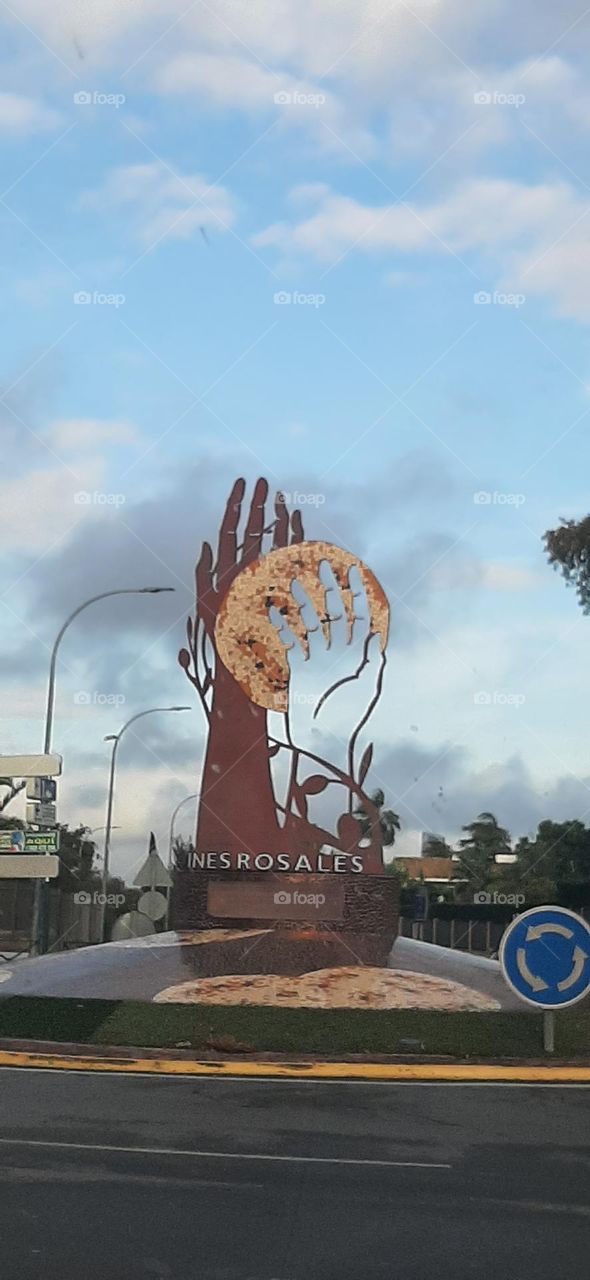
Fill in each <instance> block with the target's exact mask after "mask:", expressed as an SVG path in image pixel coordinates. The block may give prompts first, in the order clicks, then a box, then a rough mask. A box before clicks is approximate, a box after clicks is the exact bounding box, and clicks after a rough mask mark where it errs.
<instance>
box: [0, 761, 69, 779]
mask: <svg viewBox="0 0 590 1280" xmlns="http://www.w3.org/2000/svg"><path fill="white" fill-rule="evenodd" d="M62 763H63V761H62V758H61V756H56V755H41V756H0V777H2V778H57V777H59V775H60V773H61V766H62Z"/></svg>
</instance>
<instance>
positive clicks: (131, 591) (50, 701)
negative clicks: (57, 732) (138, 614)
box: [43, 587, 176, 755]
mask: <svg viewBox="0 0 590 1280" xmlns="http://www.w3.org/2000/svg"><path fill="white" fill-rule="evenodd" d="M175 590H176V588H175V587H122V588H120V589H119V590H118V591H101V593H100V595H98V596H91V597H90V599H89V600H85V601H84V603H83V604H79V605H78V608H77V609H74V612H73V613H71V614H70V616H69V618H66V620H65V622H64V624H63V627H62V628H61V630H60V631H59V632H58V634H57V636H56V638H55V644H54V646H53V649H52V651H51V663H50V667H49V686H48V689H47V709H46V712H45V743H44V747H43V750H44V752H45V754H46V755H48V754H49V752H50V751H51V735H52V732H53V708H54V703H55V672H56V666H57V651H58V649H59V646H60V644H61V641H62V639H63V636H64V633H65V632H66V631H67V629H68V627H69V625H70V623H71V622H73V621H74V618H77V617H78V614H79V613H82V612H83V610H84V609H87V608H88V606H89V605H90V604H96V601H97V600H107V599H108V597H109V596H145V595H148V596H157V595H161V593H162V592H163V591H175Z"/></svg>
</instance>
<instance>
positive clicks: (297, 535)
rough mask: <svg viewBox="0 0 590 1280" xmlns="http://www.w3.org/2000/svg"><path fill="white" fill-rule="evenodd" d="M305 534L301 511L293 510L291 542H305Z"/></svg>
mask: <svg viewBox="0 0 590 1280" xmlns="http://www.w3.org/2000/svg"><path fill="white" fill-rule="evenodd" d="M304 538H305V534H304V532H303V521H302V519H301V512H300V511H292V512H291V544H293V543H294V542H303V541H304Z"/></svg>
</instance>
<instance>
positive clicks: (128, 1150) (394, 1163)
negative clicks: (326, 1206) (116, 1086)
mask: <svg viewBox="0 0 590 1280" xmlns="http://www.w3.org/2000/svg"><path fill="white" fill-rule="evenodd" d="M0 1145H2V1146H4V1147H43V1148H46V1147H49V1148H57V1149H59V1150H65V1151H115V1152H123V1153H125V1154H127V1155H140V1156H193V1157H195V1158H197V1159H200V1160H269V1161H278V1162H281V1163H283V1164H353V1165H378V1166H379V1167H382V1168H388V1169H452V1167H453V1166H452V1165H450V1164H435V1163H433V1162H428V1163H426V1162H425V1161H422V1160H352V1159H347V1158H345V1157H339V1156H271V1155H266V1154H260V1153H255V1152H243V1151H187V1150H183V1149H182V1148H180V1147H117V1146H108V1145H106V1144H105V1145H102V1144H98V1143H87V1142H44V1141H42V1140H41V1139H37V1138H0Z"/></svg>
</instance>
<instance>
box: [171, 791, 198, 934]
mask: <svg viewBox="0 0 590 1280" xmlns="http://www.w3.org/2000/svg"><path fill="white" fill-rule="evenodd" d="M199 794H200V793H199V792H198V791H195V792H194V793H193V795H192V796H185V797H184V800H179V802H178V804H177V806H176V808H175V809H174V811H173V813H172V817H171V819H170V838H169V840H168V871H169V872H171V871H172V846H173V844H174V823H175V821H176V815H177V813H179V812H180V810H181V809H182V806H183V805H184V804H188V802H189V800H198V799H199ZM171 897H172V888H171V886H169V887H168V903H167V909H166V926H168V924H169V921H170V902H171Z"/></svg>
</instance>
